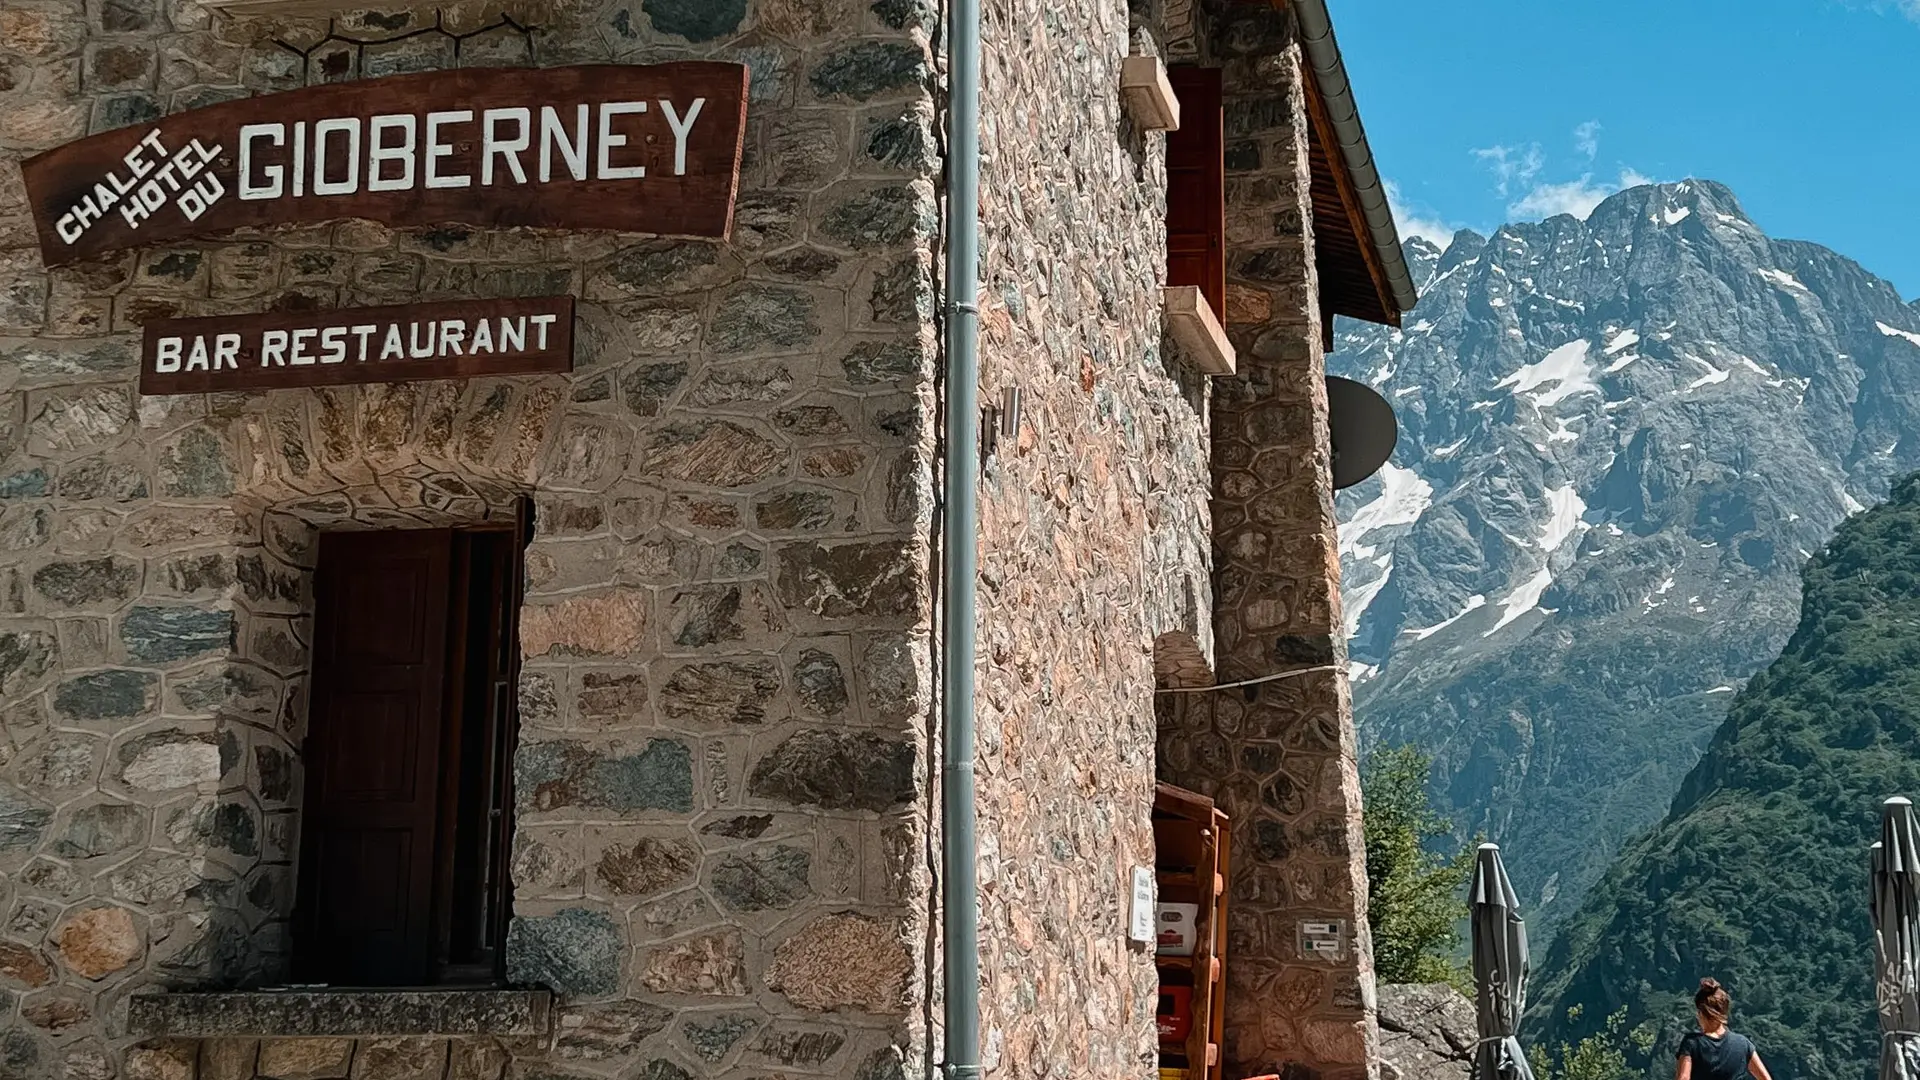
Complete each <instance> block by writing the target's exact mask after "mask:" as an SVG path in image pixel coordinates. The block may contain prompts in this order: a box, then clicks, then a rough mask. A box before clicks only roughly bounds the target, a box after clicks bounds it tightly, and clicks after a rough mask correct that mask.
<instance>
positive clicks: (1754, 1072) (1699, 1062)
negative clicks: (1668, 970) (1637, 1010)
mask: <svg viewBox="0 0 1920 1080" xmlns="http://www.w3.org/2000/svg"><path fill="white" fill-rule="evenodd" d="M1732 1012H1733V999H1732V998H1730V997H1728V996H1727V991H1726V990H1725V989H1724V988H1723V987H1721V985H1720V983H1719V982H1718V981H1716V980H1714V979H1701V980H1700V989H1698V990H1696V991H1694V993H1693V1015H1694V1017H1695V1018H1696V1019H1698V1020H1699V1021H1700V1030H1698V1031H1694V1032H1689V1033H1688V1035H1687V1037H1686V1038H1684V1039H1682V1040H1680V1052H1679V1062H1678V1063H1677V1064H1676V1065H1675V1066H1674V1070H1673V1080H1745V1078H1746V1077H1752V1078H1753V1080H1773V1077H1772V1076H1771V1075H1770V1074H1768V1072H1767V1065H1766V1062H1763V1061H1761V1060H1760V1052H1759V1051H1758V1050H1755V1049H1754V1048H1753V1040H1752V1039H1749V1038H1747V1037H1746V1036H1745V1035H1741V1034H1739V1033H1738V1032H1735V1031H1734V1030H1733V1029H1731V1028H1729V1027H1727V1017H1728V1016H1729V1015H1730V1014H1731V1013H1732Z"/></svg>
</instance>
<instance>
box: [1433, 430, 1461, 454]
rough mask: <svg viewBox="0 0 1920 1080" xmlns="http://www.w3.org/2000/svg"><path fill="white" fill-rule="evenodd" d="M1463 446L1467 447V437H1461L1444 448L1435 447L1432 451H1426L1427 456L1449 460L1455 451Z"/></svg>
mask: <svg viewBox="0 0 1920 1080" xmlns="http://www.w3.org/2000/svg"><path fill="white" fill-rule="evenodd" d="M1465 445H1467V436H1465V435H1462V436H1461V437H1460V440H1459V441H1458V442H1450V443H1448V444H1447V445H1445V446H1440V447H1435V448H1434V449H1432V450H1429V451H1427V456H1428V457H1436V458H1450V457H1452V456H1453V455H1454V452H1455V451H1457V450H1459V449H1460V448H1461V447H1463V446H1465Z"/></svg>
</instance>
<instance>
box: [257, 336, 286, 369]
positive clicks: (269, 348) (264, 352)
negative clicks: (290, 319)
mask: <svg viewBox="0 0 1920 1080" xmlns="http://www.w3.org/2000/svg"><path fill="white" fill-rule="evenodd" d="M260 366H261V367H286V366H287V332H286V331H285V330H268V331H267V332H266V333H264V334H261V335H260Z"/></svg>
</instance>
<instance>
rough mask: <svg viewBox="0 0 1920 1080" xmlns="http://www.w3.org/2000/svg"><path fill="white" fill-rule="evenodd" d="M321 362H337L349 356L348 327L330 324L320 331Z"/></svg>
mask: <svg viewBox="0 0 1920 1080" xmlns="http://www.w3.org/2000/svg"><path fill="white" fill-rule="evenodd" d="M320 348H321V349H322V350H323V351H322V352H321V353H320V362H321V363H323V364H337V363H339V362H340V361H342V360H345V359H346V358H347V328H346V327H344V326H329V327H327V328H326V329H325V330H322V331H320Z"/></svg>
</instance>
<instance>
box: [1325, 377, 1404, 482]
mask: <svg viewBox="0 0 1920 1080" xmlns="http://www.w3.org/2000/svg"><path fill="white" fill-rule="evenodd" d="M1327 427H1328V428H1329V429H1330V432H1331V434H1332V436H1333V486H1334V488H1335V490H1338V489H1340V488H1349V487H1352V486H1353V485H1355V484H1357V483H1359V482H1360V481H1362V480H1365V479H1366V478H1367V477H1369V476H1372V475H1373V474H1374V473H1375V472H1377V471H1378V470H1379V468H1380V466H1382V465H1385V464H1386V463H1387V458H1388V457H1390V456H1391V455H1392V454H1393V444H1394V443H1396V442H1398V441H1399V439H1400V424H1399V422H1398V421H1396V420H1395V419H1394V418H1393V406H1391V405H1389V404H1387V399H1386V398H1383V397H1381V396H1380V395H1379V394H1376V393H1374V392H1373V389H1372V388H1371V387H1369V386H1366V385H1365V384H1363V383H1357V382H1354V381H1353V380H1352V379H1343V378H1341V377H1340V376H1338V375H1329V376H1327Z"/></svg>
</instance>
